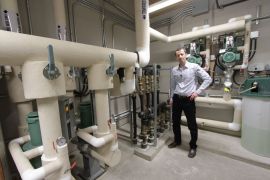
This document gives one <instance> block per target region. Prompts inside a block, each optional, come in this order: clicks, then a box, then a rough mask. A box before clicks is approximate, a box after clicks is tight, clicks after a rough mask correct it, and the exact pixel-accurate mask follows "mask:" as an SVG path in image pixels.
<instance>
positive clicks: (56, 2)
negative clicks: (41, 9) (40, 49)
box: [53, 0, 67, 28]
mask: <svg viewBox="0 0 270 180" xmlns="http://www.w3.org/2000/svg"><path fill="white" fill-rule="evenodd" d="M53 10H54V11H53V12H54V18H55V22H56V25H57V26H62V27H64V28H65V27H66V24H67V23H66V14H65V0H53Z"/></svg>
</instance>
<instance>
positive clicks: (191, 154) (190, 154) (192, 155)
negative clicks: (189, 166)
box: [188, 149, 196, 158]
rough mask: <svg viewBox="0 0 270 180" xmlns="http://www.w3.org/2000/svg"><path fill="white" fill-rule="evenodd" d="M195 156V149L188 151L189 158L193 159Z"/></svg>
mask: <svg viewBox="0 0 270 180" xmlns="http://www.w3.org/2000/svg"><path fill="white" fill-rule="evenodd" d="M195 156H196V149H190V150H189V152H188V157H189V158H194V157H195Z"/></svg>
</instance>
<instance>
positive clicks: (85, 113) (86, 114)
mask: <svg viewBox="0 0 270 180" xmlns="http://www.w3.org/2000/svg"><path fill="white" fill-rule="evenodd" d="M92 113H93V111H92V106H91V102H90V101H87V102H82V103H81V104H80V117H81V124H80V128H81V129H83V128H87V127H90V126H93V125H94V120H93V115H92Z"/></svg>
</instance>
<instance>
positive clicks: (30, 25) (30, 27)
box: [26, 0, 33, 34]
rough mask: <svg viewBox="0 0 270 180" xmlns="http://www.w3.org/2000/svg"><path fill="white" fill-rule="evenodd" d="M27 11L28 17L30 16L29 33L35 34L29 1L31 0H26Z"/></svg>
mask: <svg viewBox="0 0 270 180" xmlns="http://www.w3.org/2000/svg"><path fill="white" fill-rule="evenodd" d="M26 12H27V18H28V25H29V33H30V34H33V28H32V18H31V9H30V3H29V0H26Z"/></svg>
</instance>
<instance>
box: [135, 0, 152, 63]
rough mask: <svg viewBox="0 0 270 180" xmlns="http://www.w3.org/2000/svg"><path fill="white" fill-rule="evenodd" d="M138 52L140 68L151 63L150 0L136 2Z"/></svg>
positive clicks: (136, 0) (137, 0)
mask: <svg viewBox="0 0 270 180" xmlns="http://www.w3.org/2000/svg"><path fill="white" fill-rule="evenodd" d="M134 4H135V26H136V50H137V52H138V54H139V64H140V66H142V67H144V66H146V65H147V64H148V63H149V61H150V30H149V24H150V23H149V13H148V6H149V2H148V0H135V1H134Z"/></svg>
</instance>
